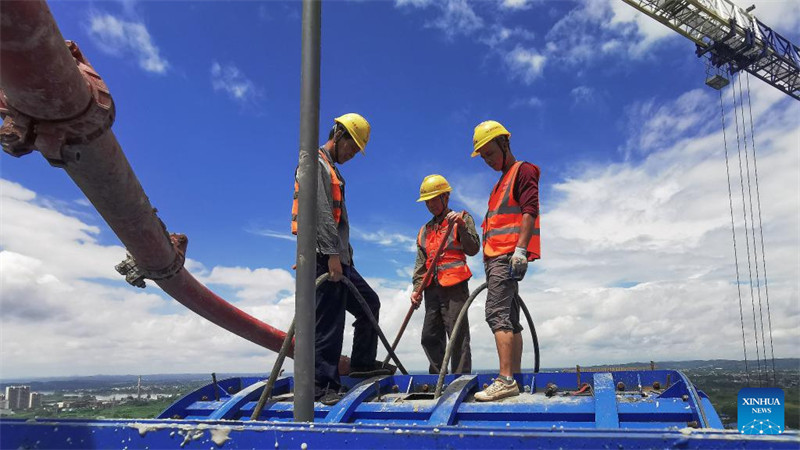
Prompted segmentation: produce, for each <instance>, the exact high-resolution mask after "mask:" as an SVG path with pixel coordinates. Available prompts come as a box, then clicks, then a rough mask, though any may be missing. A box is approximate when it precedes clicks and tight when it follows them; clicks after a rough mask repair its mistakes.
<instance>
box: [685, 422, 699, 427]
mask: <svg viewBox="0 0 800 450" xmlns="http://www.w3.org/2000/svg"><path fill="white" fill-rule="evenodd" d="M686 426H687V427H689V428H700V423H699V422H698V421H696V420H692V421H690V422H686Z"/></svg>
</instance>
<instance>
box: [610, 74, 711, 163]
mask: <svg viewBox="0 0 800 450" xmlns="http://www.w3.org/2000/svg"><path fill="white" fill-rule="evenodd" d="M718 102H719V101H718V99H717V98H715V97H714V96H712V95H711V93H710V92H708V90H706V89H703V90H701V89H695V90H692V91H689V92H686V93H684V94H683V95H681V96H680V97H678V98H677V99H675V100H674V101H671V102H667V103H663V104H660V105H656V104H655V102H654V101H653V100H649V101H644V102H637V103H634V104H633V105H630V106H628V107H627V109H626V112H625V114H626V116H627V120H628V124H627V130H626V131H627V132H628V136H629V137H628V141H627V142H626V144H625V146H624V147H623V151H624V152H625V153H626V154H631V153H639V154H641V153H647V152H649V151H651V150H653V149H655V148H660V147H662V146H663V145H665V144H666V143H667V142H670V141H674V140H675V139H676V138H678V137H681V136H684V135H685V134H686V133H687V132H694V133H697V132H700V131H707V130H709V129H713V128H718V127H719V126H720V122H719V121H718V120H714V121H709V120H705V119H706V118H708V117H715V116H718V115H719V103H718Z"/></svg>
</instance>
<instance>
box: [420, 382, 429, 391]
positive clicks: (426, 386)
mask: <svg viewBox="0 0 800 450" xmlns="http://www.w3.org/2000/svg"><path fill="white" fill-rule="evenodd" d="M430 389H431V387H430V386H428V383H425V384H423V385H422V392H428V391H429V390H430Z"/></svg>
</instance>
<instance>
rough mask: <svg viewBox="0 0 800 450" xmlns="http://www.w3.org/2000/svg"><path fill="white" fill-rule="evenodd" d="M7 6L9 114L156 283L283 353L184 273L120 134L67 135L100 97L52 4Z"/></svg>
mask: <svg viewBox="0 0 800 450" xmlns="http://www.w3.org/2000/svg"><path fill="white" fill-rule="evenodd" d="M2 8H3V14H2V16H0V24H1V27H0V69H2V71H0V90H2V94H4V97H3V98H4V99H5V103H6V104H7V105H9V106H11V107H12V108H13V110H15V111H11V112H10V113H9V114H18V115H19V116H23V115H24V116H28V118H29V119H30V120H31V123H32V124H33V125H34V126H33V127H31V129H36V130H38V131H39V133H40V135H39V136H38V137H37V139H36V140H35V142H36V145H37V146H38V145H39V144H42V143H46V144H48V145H47V147H48V150H47V151H45V149H43V148H38V149H39V150H40V151H42V153H43V154H44V155H45V157H47V158H48V160H49V161H51V163H53V161H58V166H59V167H63V168H64V170H65V171H66V172H67V174H68V175H69V176H70V178H72V179H73V181H74V182H75V183H76V184H77V185H78V187H79V188H80V189H81V191H83V193H84V194H85V195H86V197H87V198H88V199H89V201H90V202H91V203H92V204H93V205H94V207H95V208H96V209H97V211H98V212H99V213H100V215H101V216H102V217H103V219H104V220H105V221H106V222H107V223H108V225H109V227H111V229H112V230H113V231H114V233H115V234H116V235H117V237H118V238H119V239H120V241H122V243H123V244H124V245H125V247H126V248H127V249H128V251H129V252H130V253H131V255H132V256H133V258H134V259H135V260H136V264H137V265H139V266H140V267H141V268H143V269H144V270H145V271H147V272H148V273H150V274H153V273H159V272H163V274H164V276H163V277H161V279H157V280H156V283H157V284H158V285H159V286H161V288H162V289H163V290H164V291H165V292H166V293H167V294H169V295H170V296H171V297H173V298H174V299H175V300H177V301H178V302H180V303H181V304H183V305H184V306H186V307H187V308H189V309H190V310H192V311H193V312H195V313H197V314H198V315H200V316H202V317H204V318H206V319H208V320H209V321H211V322H213V323H215V324H216V325H218V326H220V327H222V328H225V329H226V330H228V331H231V332H233V333H235V334H237V335H239V336H241V337H243V338H245V339H247V340H249V341H251V342H253V343H255V344H258V345H260V346H262V347H265V348H268V349H270V350H272V351H275V352H277V351H278V350H279V349H280V346H281V343H282V341H283V339H284V337H285V336H286V333H284V332H283V331H280V330H278V329H276V328H274V327H272V326H270V325H268V324H266V323H264V322H261V321H259V320H258V319H256V318H255V317H253V316H251V315H249V314H247V313H245V312H244V311H242V310H240V309H238V308H236V307H235V306H233V305H231V304H230V303H228V302H226V301H225V300H224V299H222V298H220V297H219V296H217V295H216V294H214V293H213V292H212V291H211V290H209V289H208V288H207V287H206V286H204V285H203V284H202V283H200V282H199V281H197V279H195V278H194V277H193V276H192V275H191V274H190V273H189V272H188V271H187V270H186V269H185V268H183V267H182V263H183V254H182V252H179V251H178V249H176V247H175V246H174V245H173V243H172V242H171V240H170V237H169V236H168V234H167V231H166V228H165V226H164V225H163V223H162V222H161V220H160V219H159V218H158V216H157V215H156V212H155V210H154V208H153V207H152V205H151V204H150V200H149V199H148V198H147V195H146V194H145V192H144V189H143V188H142V186H141V184H140V183H139V180H138V179H137V177H136V175H135V173H134V172H133V169H132V168H131V167H130V164H129V163H128V160H127V158H126V157H125V155H124V153H123V152H122V149H121V148H120V145H119V143H118V142H117V139H116V137H115V136H114V134H113V132H112V131H111V130H110V129H108V130H106V131H105V132H103V133H101V134H99V135H96V136H91V137H88V138H87V136H82V137H81V136H78V138H80V139H77V140H78V141H81V143H80V144H75V143H72V144H71V145H70V142H71V140H73V141H74V140H76V138H75V136H71V135H70V134H69V133H70V132H72V131H74V129H71V130H70V129H68V130H66V131H64V129H63V128H66V126H64V123H66V122H63V123H59V121H66V120H68V119H69V120H71V119H74V118H75V116H76V115H78V116H80V115H81V114H82V113H84V112H85V111H87V109H88V108H89V106H91V105H92V104H93V102H94V101H95V100H96V99H95V98H94V97H93V94H92V89H91V88H90V85H89V84H88V82H87V79H86V78H84V75H82V74H81V72H80V71H79V70H78V67H77V65H76V60H75V59H74V58H73V55H72V53H71V52H70V50H68V48H67V46H66V45H65V42H64V40H63V37H62V36H61V32H60V31H59V30H58V27H57V25H56V23H55V20H54V19H53V16H52V14H51V13H50V10H49V8H48V7H47V4H46V3H45V2H44V1H41V0H37V1H31V0H25V1H4V2H3V4H2ZM41 61H47V62H48V64H41ZM111 111H112V114H113V110H111ZM20 113H21V114H20ZM73 123H74V122H73ZM45 129H46V130H48V132H49V133H51V134H49V135H48V136H46V137H50V138H49V139H45V138H43V137H42V133H43V131H42V130H45ZM59 133H61V134H60V135H59ZM59 138H60V139H59ZM32 142H34V141H32ZM65 143H66V145H65ZM5 145H6V144H5V143H4V147H5ZM4 149H5V148H4ZM6 150H8V149H6ZM10 153H12V154H13V152H10ZM21 154H24V153H17V156H20V155H21ZM176 262H177V263H178V264H177V265H176ZM290 356H291V352H290ZM340 369H341V370H342V372H343V373H347V371H348V369H349V360H348V359H347V358H345V357H343V358H342V361H341V362H340Z"/></svg>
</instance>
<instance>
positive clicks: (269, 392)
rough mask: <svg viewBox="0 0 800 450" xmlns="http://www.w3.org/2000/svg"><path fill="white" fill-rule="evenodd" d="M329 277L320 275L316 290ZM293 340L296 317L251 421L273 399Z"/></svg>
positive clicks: (256, 417) (315, 284)
mask: <svg viewBox="0 0 800 450" xmlns="http://www.w3.org/2000/svg"><path fill="white" fill-rule="evenodd" d="M329 276H330V274H327V273H323V274H322V275H320V276H319V277H318V278H317V281H316V282H315V283H314V289H319V287H320V285H322V283H324V282H325V281H327V280H328V277H329ZM292 339H294V317H292V324H291V325H289V330H287V331H286V337H285V338H283V344H281V351H279V352H278V358H277V359H276V360H275V364H274V365H273V366H272V372H270V374H269V379H268V380H267V385H266V386H265V387H264V390H263V391H262V392H261V397H259V399H258V404H257V405H256V408H255V409H254V410H253V414H251V415H250V420H256V419H258V416H260V415H261V411H262V410H263V409H264V405H265V404H266V403H267V400H269V399H270V397H272V388H274V387H275V382H276V381H277V380H278V375H280V373H281V368H283V361H284V360H286V354H287V353H289V348H290V347H291V346H292Z"/></svg>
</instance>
